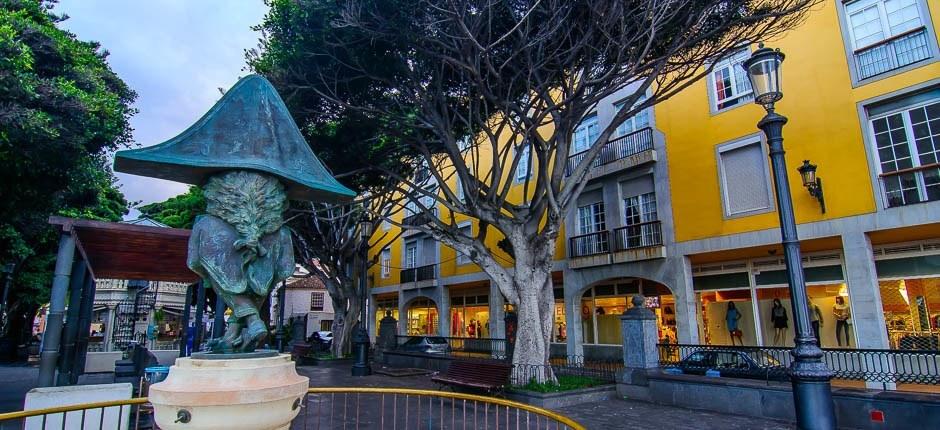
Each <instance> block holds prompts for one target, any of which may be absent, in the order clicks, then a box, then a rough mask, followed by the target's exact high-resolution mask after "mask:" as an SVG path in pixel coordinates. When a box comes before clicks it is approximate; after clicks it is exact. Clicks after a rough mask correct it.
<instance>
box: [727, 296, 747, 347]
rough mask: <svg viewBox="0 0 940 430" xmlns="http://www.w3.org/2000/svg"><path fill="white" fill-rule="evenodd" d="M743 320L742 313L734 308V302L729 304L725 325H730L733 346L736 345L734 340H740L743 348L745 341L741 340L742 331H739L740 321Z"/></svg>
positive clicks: (729, 330) (729, 333)
mask: <svg viewBox="0 0 940 430" xmlns="http://www.w3.org/2000/svg"><path fill="white" fill-rule="evenodd" d="M740 319H741V312H738V308H737V307H735V306H734V302H728V311H727V312H725V323H726V324H727V325H728V336H729V337H731V344H732V345H734V338H738V342H740V343H741V346H744V340H743V339H741V336H742V333H741V330H738V320H740Z"/></svg>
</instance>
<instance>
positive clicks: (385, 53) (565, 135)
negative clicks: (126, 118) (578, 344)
mask: <svg viewBox="0 0 940 430" xmlns="http://www.w3.org/2000/svg"><path fill="white" fill-rule="evenodd" d="M817 2H818V0H694V1H693V0H671V1H652V0H632V1H613V0H510V1H490V0H449V1H443V2H440V1H429V0H344V1H327V0H273V1H271V11H270V13H269V14H268V15H267V17H266V18H265V21H264V23H263V24H262V26H261V29H262V30H263V32H264V35H265V37H264V39H263V40H262V46H261V48H262V50H261V53H260V54H257V56H256V58H255V59H254V60H253V61H252V64H260V65H263V66H264V67H265V69H266V70H267V73H268V74H270V75H272V76H274V79H275V80H276V81H277V82H279V85H280V86H281V88H283V89H284V91H286V92H288V93H290V92H291V91H299V92H303V93H304V94H305V97H304V98H303V99H302V100H301V101H300V102H299V103H302V104H303V105H304V106H305V108H306V109H309V110H313V111H317V112H320V115H323V116H326V117H330V118H334V119H335V118H345V117H354V116H355V117H365V118H367V119H369V120H370V121H369V123H370V124H373V125H374V126H375V127H376V130H375V131H376V134H375V136H383V137H392V138H393V139H394V142H395V143H396V144H400V145H403V146H404V147H405V148H407V149H402V150H400V151H399V152H400V153H401V154H402V156H403V157H406V158H408V161H409V162H410V163H411V165H412V166H426V167H427V170H428V174H427V175H417V176H405V175H401V174H398V173H397V172H394V171H389V170H387V169H385V168H384V166H382V165H371V166H368V167H369V168H371V169H372V170H373V171H379V172H381V174H383V175H384V176H385V177H387V178H389V179H390V180H391V181H393V182H394V192H396V193H400V194H401V195H404V196H405V198H406V200H407V204H408V205H411V206H413V207H415V208H417V210H418V211H424V212H427V211H430V210H431V209H433V208H435V207H441V208H442V209H443V210H442V213H441V215H440V216H436V217H428V221H429V222H428V223H426V224H421V225H415V226H409V227H410V228H416V229H418V230H421V231H423V232H425V233H427V234H429V235H431V236H433V237H434V238H436V239H437V240H439V241H441V242H443V243H444V244H446V245H448V246H450V247H452V248H455V249H456V250H457V251H458V252H461V253H463V254H465V255H468V256H469V257H470V258H471V260H472V261H473V262H474V263H476V264H478V265H479V266H480V267H481V268H482V270H483V271H485V272H486V274H487V275H488V276H489V277H490V278H491V280H492V282H493V283H494V284H495V285H496V286H497V287H498V288H499V290H500V291H501V292H502V294H503V295H504V296H505V297H506V298H507V300H508V301H509V302H510V303H512V304H513V305H515V306H516V309H517V310H518V321H519V322H518V324H519V325H518V337H517V339H516V346H515V351H516V354H515V356H514V363H515V364H527V365H544V364H547V363H548V357H549V349H548V345H549V337H550V333H551V320H552V319H551V315H552V309H553V295H552V285H551V276H550V271H551V266H552V260H553V259H554V253H555V241H556V240H557V239H558V236H559V233H560V229H561V224H562V222H563V218H564V216H565V215H566V214H568V213H569V212H570V211H571V209H572V208H573V206H574V205H575V204H576V201H577V198H578V196H579V194H580V193H581V191H582V189H583V187H584V185H585V183H586V181H585V180H584V179H585V176H586V174H587V172H588V170H589V167H590V166H591V164H592V163H593V162H594V160H595V159H596V158H597V157H598V155H599V154H600V152H601V151H602V150H603V148H604V145H593V146H591V147H590V149H589V150H587V151H586V152H585V153H584V156H583V157H582V159H581V160H580V162H578V163H577V164H576V165H573V166H568V155H569V153H570V152H571V148H572V135H573V133H574V131H575V128H576V127H577V126H578V124H579V123H580V122H581V121H582V119H583V118H585V116H586V115H588V114H589V113H590V112H591V110H592V109H593V107H594V106H595V105H596V104H597V103H598V102H599V101H600V100H602V99H604V98H606V97H608V96H611V95H612V94H613V93H615V92H617V91H621V90H623V89H625V88H630V89H632V93H631V94H630V95H628V96H627V97H626V98H625V99H624V102H623V104H622V108H620V109H619V111H618V112H617V113H616V114H615V115H614V117H613V121H612V122H611V124H610V125H609V126H607V127H606V128H604V129H603V130H601V131H600V133H599V136H598V138H597V142H606V141H608V140H609V138H610V136H612V134H613V133H614V132H615V129H616V127H617V125H619V124H620V123H622V122H623V121H624V120H626V119H627V118H629V117H631V116H633V115H635V114H636V113H638V112H639V111H640V110H641V109H645V108H648V107H650V106H653V105H655V104H656V103H659V102H661V101H663V100H666V99H668V98H669V97H671V96H673V95H674V94H676V93H678V92H680V91H682V90H683V89H685V88H687V87H688V86H689V85H691V84H692V83H694V82H696V81H698V80H699V79H701V78H702V77H704V76H706V75H707V74H708V73H709V72H710V70H711V64H712V60H714V59H715V58H719V57H721V56H724V55H727V54H728V53H730V52H733V51H735V50H737V49H740V48H741V47H744V46H747V45H749V44H750V43H751V42H757V41H763V40H768V39H771V38H773V37H775V36H777V35H779V34H781V33H782V32H784V31H787V30H789V29H791V28H793V27H794V26H796V25H798V24H799V23H801V22H802V20H803V18H804V16H805V14H806V12H807V11H808V9H809V8H810V7H811V6H813V5H814V4H816V3H817ZM647 93H649V94H651V95H650V96H649V97H648V98H646V99H645V100H641V96H643V95H644V94H647ZM335 151H342V149H340V148H337V149H335ZM520 169H526V170H527V171H525V172H520ZM520 173H522V174H520ZM520 177H521V178H524V180H523V181H522V185H521V188H522V193H521V195H522V196H521V197H514V196H516V194H514V193H511V192H510V191H511V190H512V189H514V187H516V181H517V178H520ZM448 183H451V184H459V185H446V186H445V184H448ZM457 186H459V187H461V190H460V191H462V192H460V193H458V191H457V190H456V187H457ZM461 196H464V197H461ZM454 214H466V215H468V216H470V217H472V218H473V219H475V220H476V221H477V222H478V223H479V225H480V228H478V229H477V230H476V231H477V233H475V234H473V235H472V236H470V235H467V234H465V233H464V232H462V231H461V230H460V229H459V228H458V225H457V222H456V220H455V215H454ZM488 234H495V235H497V237H501V238H504V239H505V240H506V241H508V244H507V246H506V248H508V249H512V251H513V256H512V257H513V260H512V263H511V264H510V265H509V267H506V266H505V265H504V264H502V261H501V259H500V258H499V257H500V256H499V255H497V253H496V251H495V250H494V249H492V248H491V247H488V246H486V243H487V242H486V238H487V235H488Z"/></svg>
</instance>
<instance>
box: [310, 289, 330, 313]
mask: <svg viewBox="0 0 940 430" xmlns="http://www.w3.org/2000/svg"><path fill="white" fill-rule="evenodd" d="M315 297H317V298H318V299H319V302H320V309H316V308H314V306H313V305H314V304H315V303H316V302H317V300H315V299H314V298H315ZM325 309H326V292H324V291H312V292H311V293H310V311H311V312H323V311H324V310H325Z"/></svg>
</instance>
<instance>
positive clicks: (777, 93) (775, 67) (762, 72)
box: [748, 56, 783, 104]
mask: <svg viewBox="0 0 940 430" xmlns="http://www.w3.org/2000/svg"><path fill="white" fill-rule="evenodd" d="M748 76H749V77H750V79H751V87H752V88H753V89H754V98H755V100H756V101H757V103H758V104H768V103H773V102H775V101H777V100H780V98H781V97H782V96H783V94H782V93H781V87H780V83H781V82H780V60H779V59H778V58H776V57H773V56H768V57H767V58H764V59H761V60H758V61H755V62H753V63H751V64H750V69H749V70H748Z"/></svg>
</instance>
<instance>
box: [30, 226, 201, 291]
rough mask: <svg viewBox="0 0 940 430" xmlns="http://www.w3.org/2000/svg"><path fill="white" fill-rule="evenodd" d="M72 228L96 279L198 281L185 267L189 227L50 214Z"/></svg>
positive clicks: (64, 229) (79, 249) (66, 229)
mask: <svg viewBox="0 0 940 430" xmlns="http://www.w3.org/2000/svg"><path fill="white" fill-rule="evenodd" d="M49 223H50V224H53V225H56V226H59V227H60V228H61V229H62V231H71V232H72V233H73V234H74V236H75V245H76V248H77V249H78V251H79V252H80V253H81V254H82V256H83V257H84V259H85V261H87V262H88V266H89V269H90V270H91V272H92V274H93V276H94V277H95V279H140V280H147V281H168V282H196V281H198V280H199V277H198V276H196V274H195V273H193V272H192V271H191V270H189V268H188V267H187V266H186V251H187V247H188V243H189V234H190V231H189V230H184V229H178V228H167V227H153V226H146V225H134V224H124V223H118V222H104V221H91V220H84V219H75V218H64V217H56V216H54V217H50V218H49Z"/></svg>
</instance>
